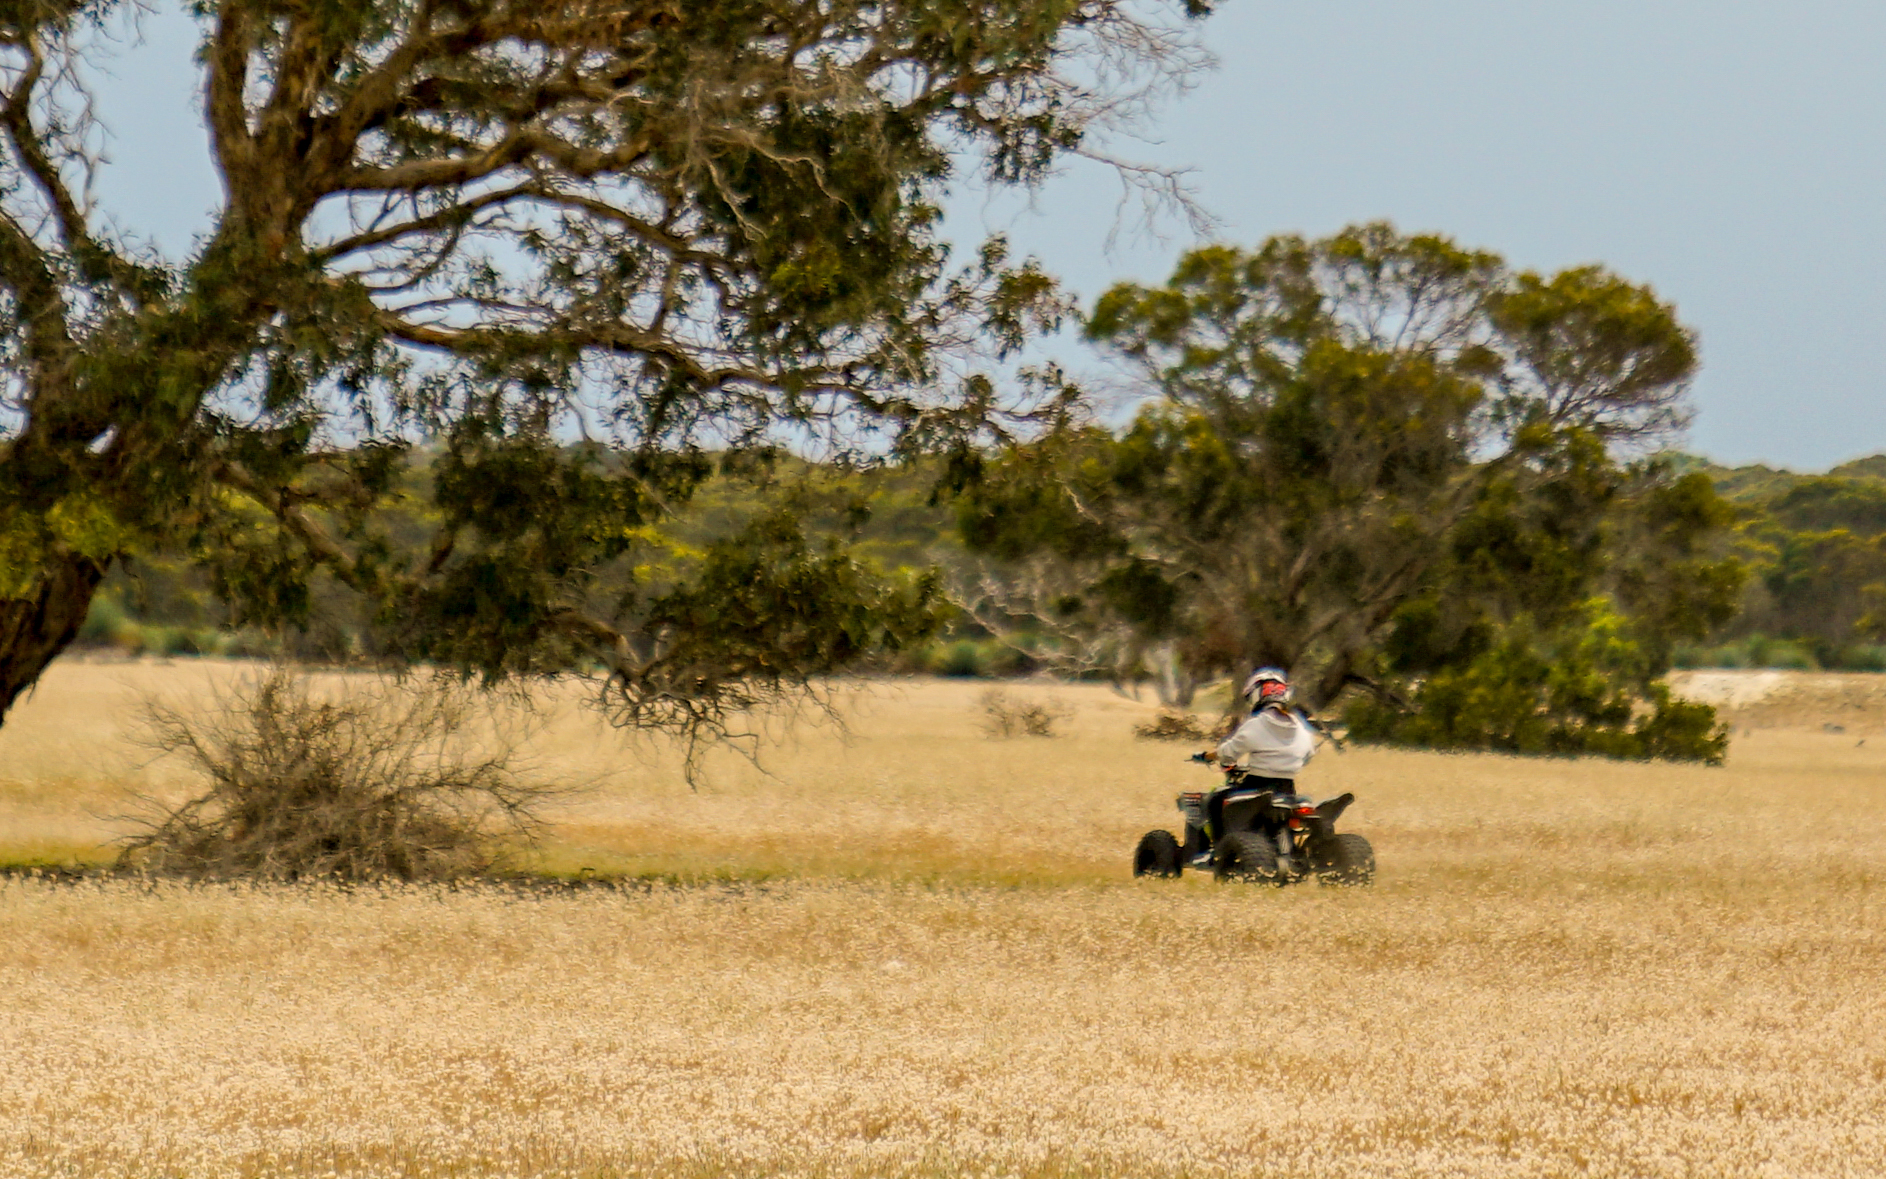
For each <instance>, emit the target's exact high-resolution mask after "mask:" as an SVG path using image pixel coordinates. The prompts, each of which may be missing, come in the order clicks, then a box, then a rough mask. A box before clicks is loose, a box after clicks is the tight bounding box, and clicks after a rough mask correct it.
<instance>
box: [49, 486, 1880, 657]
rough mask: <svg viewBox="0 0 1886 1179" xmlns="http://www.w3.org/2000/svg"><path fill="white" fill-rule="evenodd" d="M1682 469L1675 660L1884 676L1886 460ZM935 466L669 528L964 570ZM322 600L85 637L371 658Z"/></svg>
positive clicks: (135, 566) (979, 638) (740, 502)
mask: <svg viewBox="0 0 1886 1179" xmlns="http://www.w3.org/2000/svg"><path fill="white" fill-rule="evenodd" d="M1682 466H1683V467H1684V469H1686V470H1700V471H1703V472H1704V473H1706V474H1708V475H1709V477H1710V478H1711V479H1712V480H1714V482H1715V485H1716V489H1717V491H1718V492H1719V493H1720V494H1721V495H1722V496H1723V497H1724V498H1726V499H1728V500H1729V501H1730V502H1731V503H1733V504H1734V505H1735V507H1736V509H1737V512H1738V514H1739V517H1740V518H1739V521H1738V525H1737V528H1736V530H1735V534H1734V539H1733V542H1732V543H1733V546H1734V552H1735V554H1736V555H1737V556H1739V557H1740V558H1741V559H1742V560H1743V561H1744V562H1745V563H1746V564H1747V566H1748V568H1749V573H1750V577H1749V579H1748V584H1747V589H1746V590H1745V592H1744V597H1743V603H1742V609H1741V611H1740V613H1739V614H1738V615H1737V616H1736V617H1735V619H1734V620H1733V621H1732V622H1730V623H1729V624H1728V625H1727V626H1725V627H1723V628H1722V629H1721V631H1720V632H1718V633H1717V634H1716V635H1714V636H1712V638H1711V639H1710V640H1709V641H1708V642H1704V643H1686V644H1681V645H1679V646H1678V648H1677V651H1676V660H1675V661H1676V664H1677V666H1679V667H1690V668H1696V667H1728V668H1734V667H1750V668H1798V669H1809V670H1812V669H1825V670H1843V671H1886V641H1882V640H1886V454H1882V455H1875V456H1873V457H1870V458H1864V459H1859V460H1857V461H1854V462H1850V463H1846V464H1843V465H1841V466H1839V467H1835V468H1834V469H1833V470H1831V471H1828V472H1827V473H1825V474H1813V475H1801V474H1795V473H1793V472H1790V471H1781V470H1775V469H1772V468H1769V467H1764V466H1747V467H1723V466H1719V465H1716V464H1713V463H1709V462H1707V461H1706V460H1703V459H1698V458H1686V459H1684V460H1683V461H1682ZM939 475H940V472H939V470H938V469H937V468H935V467H927V466H920V467H915V468H906V469H902V470H896V471H880V472H873V473H848V474H838V473H834V472H829V471H821V470H817V469H814V468H811V467H808V466H807V465H805V464H801V463H796V462H793V461H790V460H782V461H781V462H780V463H779V464H778V467H777V469H776V470H775V472H774V473H773V478H772V479H771V480H769V481H762V482H759V483H755V482H753V481H752V479H751V473H750V472H748V473H746V474H743V475H742V476H741V477H738V478H735V477H723V478H718V479H716V480H714V481H713V482H711V483H710V484H709V485H708V486H707V487H706V488H705V489H704V491H703V492H702V493H701V494H700V495H699V496H698V498H697V499H696V501H695V502H694V503H693V504H692V505H690V507H689V508H688V509H687V510H686V512H685V513H684V514H683V515H682V516H681V517H680V518H679V519H678V520H676V521H675V522H674V525H673V527H672V529H671V532H672V539H673V541H674V542H675V543H676V544H678V545H683V546H685V545H688V544H690V543H694V542H698V541H700V540H702V539H703V538H705V537H708V536H712V535H717V534H722V533H725V532H727V531H729V530H731V529H733V528H735V527H738V526H739V525H740V524H741V523H742V522H744V521H746V520H748V519H750V518H753V517H755V516H757V515H759V514H761V513H762V512H763V511H764V510H766V509H767V507H768V506H769V505H771V504H772V503H773V502H774V501H775V500H776V499H777V498H778V497H779V496H799V497H802V498H803V499H805V501H806V503H807V510H808V513H809V515H810V518H811V519H813V520H815V521H817V522H818V523H819V526H820V527H821V528H822V529H823V530H825V531H827V532H828V533H831V534H834V535H836V534H839V533H844V534H846V535H847V536H848V537H849V538H850V539H851V540H852V542H853V543H854V544H855V545H856V547H857V549H858V551H860V552H861V553H863V554H864V555H866V556H868V557H869V558H871V559H872V560H874V561H876V562H877V563H878V564H880V565H882V566H883V567H884V568H887V569H897V568H910V569H916V568H923V567H929V566H940V567H942V568H944V569H946V570H950V571H953V572H962V571H965V570H967V569H968V568H969V567H970V561H969V558H968V555H967V553H966V551H965V549H964V547H963V544H962V542H961V540H960V539H959V537H958V536H957V534H956V530H955V515H954V513H953V512H952V511H951V509H950V507H949V506H948V505H947V504H945V503H942V502H940V501H939V499H938V497H937V496H936V495H935V488H936V486H937V482H938V479H939ZM409 502H418V501H417V500H416V499H415V500H411V501H409ZM401 510H402V509H395V510H394V512H393V515H394V516H395V517H397V516H398V515H399V512H400V511H401ZM404 510H409V511H410V509H404ZM407 523H408V524H410V525H411V526H410V527H404V528H402V527H400V526H399V521H398V520H397V519H395V521H394V526H393V527H392V528H390V529H389V531H390V533H391V534H392V535H393V536H395V537H398V536H400V535H408V536H411V537H413V538H414V540H415V542H416V541H417V538H418V537H420V536H421V535H423V530H422V529H421V528H419V527H418V526H417V525H418V524H420V523H421V521H419V520H418V519H417V518H415V519H414V520H412V521H408V522H407ZM315 596H316V598H317V602H316V605H315V608H314V609H313V610H312V611H311V622H310V625H309V626H308V628H307V629H306V630H305V631H302V630H297V631H294V632H292V633H268V632H264V631H262V630H259V629H257V628H254V627H248V626H244V625H242V624H241V622H240V620H238V619H235V618H232V616H231V615H230V614H229V612H228V610H227V609H226V608H225V607H224V606H223V604H222V602H221V599H220V598H219V595H218V593H217V591H216V586H215V585H214V584H213V583H212V580H211V577H210V576H209V575H208V574H207V573H205V572H204V571H203V570H202V569H200V568H199V567H197V566H195V565H193V564H192V563H190V562H188V561H187V560H184V559H181V558H171V559H167V558H164V557H162V556H149V557H145V558H143V559H139V560H134V561H131V562H127V563H126V564H125V565H123V566H121V567H119V568H116V569H114V571H113V573H112V576H111V580H110V582H109V584H108V585H107V586H106V588H105V589H104V591H103V592H102V593H100V594H99V596H98V599H97V601H96V602H94V604H93V606H92V611H91V614H90V616H89V618H88V619H87V621H86V624H85V628H84V630H83V632H82V633H81V636H80V641H79V645H80V646H82V647H85V648H89V649H93V650H100V649H112V650H117V651H120V652H123V653H126V654H133V655H135V654H149V655H162V656H190V655H232V656H258V657H259V656H269V655H275V654H283V653H286V654H292V655H295V656H297V657H301V658H307V659H314V660H320V661H331V662H347V661H351V660H356V659H362V658H371V657H372V656H373V655H374V654H375V651H374V650H373V648H372V640H371V638H370V637H369V636H370V634H371V633H372V628H371V627H369V626H368V625H366V622H367V620H365V619H363V618H360V617H357V616H356V615H355V614H353V613H352V611H355V610H357V609H358V606H357V605H355V604H354V603H353V601H352V599H351V598H350V597H349V596H348V595H346V594H344V593H341V592H339V591H338V589H336V588H335V587H331V586H330V587H327V591H326V592H323V591H322V590H321V589H319V588H317V590H316V594H315ZM1039 666H1040V665H1039V663H1038V662H1037V661H1036V660H1035V659H1034V658H1033V657H1032V656H1031V654H1030V641H1029V637H1028V635H1027V634H1026V633H1022V634H1020V635H1017V634H1015V633H1010V634H1008V635H1006V636H1004V637H1000V638H998V637H996V636H994V635H992V634H990V633H989V632H988V631H987V630H985V629H984V628H983V627H981V626H979V625H977V624H976V623H975V622H974V620H972V619H970V618H968V617H966V616H965V617H961V618H958V619H957V620H956V621H955V622H954V623H952V625H951V627H950V628H949V632H948V633H947V634H945V635H944V636H943V637H941V638H939V639H937V640H936V641H934V642H932V643H930V644H928V645H927V646H925V647H923V648H921V649H918V650H915V651H909V652H904V653H902V654H901V655H898V656H896V657H894V658H893V660H892V662H891V663H890V664H888V665H887V666H886V667H885V670H889V671H897V672H907V673H920V674H933V675H945V676H964V677H976V678H1002V677H1008V676H1014V675H1021V674H1026V673H1028V672H1031V671H1034V670H1037V668H1038V667H1039Z"/></svg>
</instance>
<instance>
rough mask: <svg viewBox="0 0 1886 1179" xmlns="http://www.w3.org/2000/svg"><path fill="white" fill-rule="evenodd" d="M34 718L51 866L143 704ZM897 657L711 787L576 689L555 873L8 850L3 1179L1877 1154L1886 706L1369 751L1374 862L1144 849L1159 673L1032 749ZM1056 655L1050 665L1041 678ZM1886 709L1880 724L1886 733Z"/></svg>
mask: <svg viewBox="0 0 1886 1179" xmlns="http://www.w3.org/2000/svg"><path fill="white" fill-rule="evenodd" d="M235 674H238V672H237V671H236V670H235V669H232V668H231V667H229V666H227V665H218V664H213V663H201V664H178V665H176V666H175V667H159V666H155V665H129V664H126V665H108V664H96V665H87V664H69V665H63V666H60V667H58V668H56V669H55V671H54V673H53V675H51V676H50V677H49V678H48V680H47V682H46V683H45V684H44V685H43V686H42V687H41V689H40V691H39V693H38V694H37V695H36V696H35V697H34V699H33V700H31V701H30V702H29V703H28V704H26V705H25V706H24V707H23V708H21V709H20V710H19V711H18V712H17V713H16V714H15V715H14V716H13V717H11V718H9V720H8V723H7V726H6V728H5V729H4V730H0V856H3V857H5V858H8V859H12V860H14V861H16V862H17V861H19V860H21V859H23V858H30V857H33V856H40V857H49V858H54V859H69V858H73V857H84V856H92V857H94V858H96V857H98V856H100V855H102V854H104V853H102V852H100V851H99V850H97V849H98V848H99V846H100V844H101V842H102V841H104V840H107V839H109V838H110V837H111V835H112V834H113V832H114V831H115V830H118V829H119V828H117V827H116V826H115V825H114V823H113V822H112V821H111V820H110V819H109V818H107V817H105V816H108V815H110V814H111V813H113V812H115V811H123V810H124V809H125V806H126V804H125V801H124V799H123V798H122V796H121V793H120V792H121V791H122V790H123V789H124V788H125V786H127V785H129V786H131V787H134V788H136V789H139V790H142V791H145V792H147V793H152V794H157V795H160V796H161V795H167V794H174V792H176V791H177V790H180V789H183V788H184V787H185V785H186V783H185V782H184V781H183V780H182V778H181V777H180V771H179V770H178V769H177V768H176V767H174V766H167V765H164V764H161V763H160V764H151V763H148V762H147V760H146V759H145V757H144V755H142V754H140V753H139V752H138V751H137V750H136V749H135V747H133V746H132V745H130V744H129V743H128V742H127V739H126V736H127V733H128V732H129V731H130V728H131V723H132V715H133V713H134V711H135V702H136V700H137V698H138V697H139V696H140V695H141V694H143V693H146V692H150V691H153V690H157V691H164V692H168V693H171V694H175V695H183V696H188V695H191V694H193V693H203V692H206V691H207V690H209V688H210V687H211V686H213V685H214V684H215V683H217V682H218V681H221V680H226V679H227V678H228V677H230V676H232V675H235ZM978 690H979V689H978V688H977V687H975V686H973V685H960V684H947V683H937V684H927V683H926V684H910V685H902V686H885V685H879V686H875V687H870V688H865V689H860V690H859V691H858V692H857V693H855V694H854V696H853V697H852V699H851V703H850V705H849V715H850V717H851V721H850V727H851V735H850V736H849V737H848V738H843V737H841V736H840V735H838V734H836V733H835V732H833V731H832V730H830V729H801V730H799V731H797V732H796V733H793V734H790V735H788V736H787V737H786V738H785V739H784V740H783V741H781V742H779V743H777V744H775V745H774V746H773V747H772V748H770V749H769V750H768V752H767V755H766V758H765V765H766V769H767V770H768V771H769V772H770V776H768V775H767V774H761V773H760V772H758V771H756V770H754V769H753V768H752V767H750V766H747V765H745V764H744V763H741V762H739V761H737V760H733V759H719V760H716V761H714V762H713V764H712V765H711V766H710V773H709V777H708V780H707V781H706V782H705V783H703V784H702V786H701V787H700V789H699V790H698V791H694V790H690V788H689V787H688V786H687V784H686V783H685V782H684V781H683V780H682V778H681V776H680V774H679V772H678V764H677V762H676V760H675V758H674V756H673V755H672V753H670V752H668V751H663V750H658V749H637V748H635V747H633V746H627V745H624V744H622V743H621V742H620V740H619V739H618V738H616V737H614V736H612V735H610V734H608V733H606V732H605V731H602V730H600V729H599V728H598V726H597V725H596V723H595V719H594V718H593V717H591V716H589V715H588V714H586V713H584V712H583V711H582V710H581V709H580V708H577V707H575V706H574V705H573V703H572V702H571V701H569V700H564V701H560V702H550V703H549V704H548V705H547V706H546V707H547V709H548V712H547V717H548V720H547V722H546V724H545V726H544V728H543V731H542V732H540V733H539V735H538V736H537V738H536V741H535V744H534V746H533V752H534V755H535V758H536V761H537V764H538V767H539V770H540V772H542V773H545V774H549V775H555V776H557V777H558V778H559V780H563V781H567V782H570V783H572V784H577V785H582V786H585V787H586V788H587V793H586V794H584V795H582V796H580V797H578V798H577V799H575V800H574V801H573V802H572V803H571V804H570V805H569V806H568V807H567V808H566V809H565V810H564V811H563V812H561V813H560V814H559V815H558V816H557V827H556V831H555V834H554V837H553V838H552V839H550V840H549V841H547V842H546V844H545V845H544V847H543V848H541V849H540V850H539V852H538V853H537V855H538V863H539V865H540V866H543V867H547V868H551V869H554V870H557V871H560V872H565V873H573V874H580V873H581V871H582V870H583V869H585V868H588V869H592V870H594V871H596V872H598V873H605V874H619V873H629V874H635V875H640V876H643V877H646V878H649V879H650V880H652V881H655V883H651V884H649V885H647V886H645V887H636V888H631V889H621V890H617V889H592V890H582V891H575V892H570V893H567V894H556V895H545V894H539V893H534V892H529V891H524V890H505V889H498V888H489V887H480V888H471V889H463V890H455V891H454V890H442V889H397V888H395V889H383V890H382V889H366V890H355V891H349V892H344V891H338V890H324V889H306V888H302V889H286V888H282V889H276V888H264V889H246V888H224V887H203V888H189V887H182V886H157V887H150V886H139V885H133V884H127V883H115V882H105V881H87V882H83V883H79V884H53V883H48V882H44V881H39V880H32V879H19V878H15V879H12V880H9V881H4V882H0V1060H3V1061H4V1062H5V1067H4V1068H0V1175H6V1176H15V1175H18V1176H42V1175H72V1176H90V1175H103V1174H110V1175H129V1176H158V1175H163V1176H191V1177H195V1176H275V1175H293V1176H317V1175H318V1176H326V1175H345V1176H354V1175H358V1176H401V1177H418V1176H425V1175H433V1176H445V1175H459V1176H498V1175H517V1176H551V1175H556V1176H572V1177H574V1176H587V1177H595V1179H606V1177H610V1176H628V1175H690V1176H692V1175H700V1176H707V1175H755V1176H757V1175H775V1174H791V1175H815V1176H832V1177H834V1179H836V1177H848V1176H877V1175H897V1176H903V1175H909V1176H931V1175H935V1176H942V1175H1017V1176H1032V1177H1040V1179H1048V1177H1052V1176H1072V1175H1121V1176H1181V1175H1186V1176H1215V1175H1278V1176H1285V1175H1288V1176H1317V1177H1321V1176H1327V1177H1330V1179H1336V1177H1346V1176H1376V1175H1381V1176H1400V1175H1422V1176H1428V1175H1455V1176H1573V1175H1601V1176H1718V1175H1738V1176H1740V1175H1772V1176H1809V1175H1813V1176H1819V1175H1852V1176H1863V1175H1867V1176H1870V1175H1877V1174H1879V1173H1880V1172H1881V1170H1882V1166H1881V1160H1882V1159H1886V822H1883V820H1886V737H1883V736H1879V735H1874V736H1873V739H1872V740H1866V738H1867V736H1868V733H1867V732H1865V731H1862V730H1861V728H1860V727H1858V726H1856V725H1854V724H1852V723H1849V724H1847V725H1846V730H1847V731H1845V732H1841V733H1830V732H1826V731H1822V730H1821V729H1820V728H1818V727H1803V728H1754V729H1750V730H1738V738H1737V741H1736V743H1735V746H1734V748H1733V750H1732V753H1731V760H1730V764H1729V765H1728V767H1726V768H1723V769H1706V768H1700V767H1672V766H1635V765H1616V764H1611V763H1604V762H1597V761H1522V760H1515V759H1507V758H1497V757H1444V756H1431V755H1421V754H1409V753H1388V752H1382V751H1354V752H1350V753H1348V754H1345V755H1340V756H1338V755H1335V754H1333V753H1325V754H1324V755H1323V756H1322V757H1320V758H1319V759H1318V761H1317V762H1315V763H1314V764H1313V765H1312V767H1311V769H1310V771H1309V774H1308V776H1307V778H1306V782H1307V784H1308V787H1309V789H1310V790H1311V791H1312V792H1313V793H1317V794H1326V793H1335V792H1337V791H1339V790H1345V789H1347V790H1354V791H1355V792H1356V793H1357V794H1358V796H1359V799H1360V801H1359V802H1358V803H1357V804H1356V806H1355V807H1354V808H1353V809H1352V810H1351V812H1350V816H1349V819H1348V820H1347V825H1348V826H1350V827H1351V828H1352V829H1355V830H1359V831H1362V832H1365V833H1366V834H1368V835H1369V836H1370V837H1371V838H1372V839H1373V840H1374V841H1375V844H1376V848H1377V852H1378V855H1379V857H1380V860H1381V865H1382V872H1381V879H1380V882H1379V883H1378V885H1377V886H1376V887H1375V888H1373V889H1369V890H1318V889H1316V888H1313V887H1312V888H1297V889H1290V890H1282V891H1259V890H1254V889H1246V888H1235V887H1219V886H1216V885H1214V884H1213V883H1212V882H1211V881H1209V880H1207V879H1199V878H1196V877H1192V876H1188V877H1186V878H1185V879H1183V880H1180V881H1177V882H1152V881H1137V882H1136V881H1132V880H1130V879H1127V878H1126V872H1125V865H1126V862H1127V856H1128V853H1129V851H1130V849H1131V846H1132V843H1133V841H1134V839H1135V838H1137V836H1138V835H1139V834H1140V832H1141V831H1143V830H1145V829H1146V828H1148V827H1151V826H1155V825H1169V820H1170V819H1171V818H1172V817H1173V812H1172V809H1171V795H1172V794H1173V793H1174V792H1175V791H1176V790H1177V789H1179V788H1183V787H1187V786H1196V785H1198V784H1201V783H1202V782H1203V781H1208V780H1209V774H1208V772H1207V771H1203V770H1200V769H1197V768H1196V767H1191V766H1188V765H1185V764H1183V763H1182V761H1181V760H1180V755H1181V752H1182V751H1181V750H1179V749H1178V748H1175V747H1173V746H1169V745H1156V744H1148V743H1142V742H1136V741H1134V740H1133V739H1132V738H1131V737H1130V735H1129V728H1130V725H1131V724H1132V723H1133V722H1134V721H1136V720H1138V719H1140V717H1141V715H1142V714H1143V713H1144V712H1145V711H1147V710H1146V708H1145V707H1144V706H1142V705H1138V704H1135V703H1134V702H1132V701H1127V700H1123V699H1120V698H1118V697H1114V696H1111V695H1109V694H1107V693H1105V692H1104V691H1102V690H1097V689H1085V688H1041V689H1034V690H1035V691H1038V692H1039V693H1040V694H1043V695H1048V696H1055V697H1058V698H1060V699H1061V700H1063V701H1066V702H1068V703H1070V704H1074V705H1077V709H1076V714H1075V716H1074V718H1073V719H1072V720H1071V721H1070V722H1069V723H1068V724H1067V726H1066V728H1067V731H1068V735H1067V736H1064V737H1061V738H1057V739H1053V740H1029V739H1016V740H1010V741H999V742H998V741H990V740H986V739H984V738H983V737H982V736H981V735H980V734H979V733H978V731H977V719H978V717H977V714H976V710H975V707H974V705H975V697H976V694H977V692H978ZM1026 690H1027V689H1024V691H1026ZM1861 741H1865V743H1864V744H1859V743H1858V742H1861Z"/></svg>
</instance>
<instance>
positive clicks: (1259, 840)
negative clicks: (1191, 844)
mask: <svg viewBox="0 0 1886 1179" xmlns="http://www.w3.org/2000/svg"><path fill="white" fill-rule="evenodd" d="M1217 874H1218V880H1219V882H1220V883H1223V882H1224V881H1227V880H1243V881H1248V882H1250V883H1253V884H1282V883H1283V882H1284V881H1283V873H1281V872H1279V871H1278V870H1277V848H1276V847H1275V846H1274V845H1273V844H1272V843H1271V841H1270V840H1268V839H1266V838H1264V836H1262V835H1260V834H1258V833H1257V832H1255V831H1238V832H1234V833H1232V834H1230V835H1227V836H1225V841H1224V842H1223V843H1221V844H1219V845H1218V867H1217Z"/></svg>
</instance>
